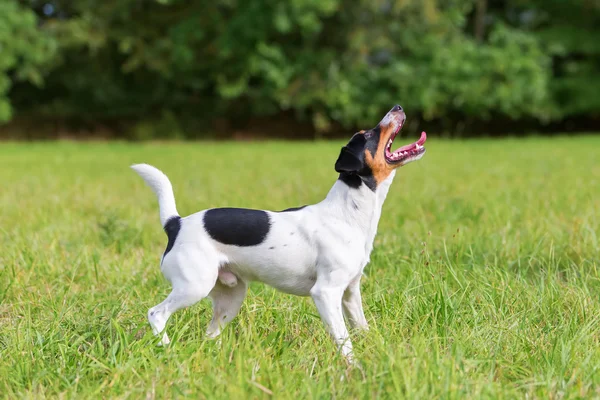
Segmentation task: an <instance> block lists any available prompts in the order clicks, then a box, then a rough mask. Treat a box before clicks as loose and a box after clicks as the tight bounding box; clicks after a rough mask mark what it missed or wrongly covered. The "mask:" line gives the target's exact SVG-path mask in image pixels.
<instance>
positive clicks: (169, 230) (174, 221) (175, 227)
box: [163, 215, 181, 258]
mask: <svg viewBox="0 0 600 400" xmlns="http://www.w3.org/2000/svg"><path fill="white" fill-rule="evenodd" d="M163 229H164V230H165V233H166V234H167V239H168V242H167V248H166V249H165V253H164V254H163V258H165V256H166V255H167V253H168V252H170V251H171V249H172V248H173V245H174V244H175V240H177V235H179V230H180V229H181V217H180V216H179V215H177V216H174V217H171V218H169V219H168V220H167V223H166V224H165V226H164V228H163Z"/></svg>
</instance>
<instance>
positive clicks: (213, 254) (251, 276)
mask: <svg viewBox="0 0 600 400" xmlns="http://www.w3.org/2000/svg"><path fill="white" fill-rule="evenodd" d="M132 168H133V169H134V170H135V171H136V172H137V173H138V174H140V176H141V177H142V178H143V179H144V180H145V181H146V183H147V184H148V185H149V186H150V187H151V188H152V189H153V190H154V192H155V193H156V195H157V197H158V202H159V208H160V220H161V223H162V224H163V226H164V224H165V222H166V221H167V219H168V218H169V217H172V216H175V215H178V214H177V209H176V207H175V198H174V196H173V190H172V187H171V183H170V182H169V180H168V178H167V177H166V176H165V175H164V174H163V173H162V172H160V171H159V170H158V169H156V168H154V167H152V166H150V165H146V164H138V165H134V166H133V167H132ZM394 175H395V171H394V172H392V173H391V174H390V176H389V177H388V178H387V179H386V180H385V181H384V182H382V183H381V184H380V185H379V186H378V188H377V190H376V191H375V192H373V191H371V190H370V189H369V188H367V186H366V185H361V186H360V187H359V188H358V189H352V188H350V187H348V186H347V185H346V184H345V183H343V182H342V181H339V180H338V181H336V182H335V183H334V185H333V187H332V188H331V190H330V191H329V193H328V194H327V197H326V198H325V199H324V200H323V201H321V202H320V203H318V204H314V205H311V206H307V207H305V208H303V209H301V210H299V211H293V212H271V211H267V213H268V214H269V217H270V221H271V228H270V231H269V233H268V235H267V237H266V239H265V240H264V241H263V242H262V243H261V244H259V245H257V246H249V247H238V246H232V245H225V244H223V243H220V242H217V241H215V240H213V239H212V238H211V237H210V235H209V234H208V233H207V232H206V231H205V229H204V225H203V216H204V213H205V211H200V212H198V213H195V214H192V215H190V216H188V217H185V218H182V220H181V229H180V231H179V235H178V236H177V240H176V241H175V244H174V246H173V248H172V250H171V251H170V252H169V253H167V255H166V256H165V257H164V259H163V261H162V265H161V270H162V272H163V274H164V276H165V277H166V278H167V279H168V280H169V281H170V282H171V284H172V289H173V290H172V292H171V294H169V296H168V297H167V299H166V300H165V301H163V302H162V303H160V304H158V305H157V306H155V307H153V308H151V309H150V310H149V312H148V319H149V321H150V325H151V326H152V329H153V331H154V333H155V334H156V335H159V334H161V333H163V338H162V343H163V344H167V343H168V342H169V338H168V337H167V335H166V333H165V332H164V328H165V324H166V322H167V320H168V319H169V317H170V316H171V314H172V313H174V312H175V311H177V310H179V309H181V308H184V307H188V306H190V305H192V304H194V303H196V302H197V301H199V300H201V299H202V298H204V297H207V296H208V297H210V298H211V299H212V301H213V319H212V321H211V322H210V325H209V327H208V330H207V335H208V336H210V337H216V336H218V335H219V333H220V332H221V329H222V328H223V326H224V325H225V324H226V323H227V322H229V321H231V319H233V318H234V317H235V316H236V315H237V313H238V312H239V310H240V307H241V305H242V302H243V300H244V297H245V295H246V288H247V282H249V281H260V282H264V283H266V284H268V285H271V286H273V287H275V288H277V289H279V290H281V291H283V292H286V293H291V294H295V295H299V296H308V295H310V296H311V297H312V298H313V300H314V302H315V304H316V306H317V309H318V311H319V314H320V315H321V318H322V320H323V322H324V323H325V326H326V328H327V330H328V331H329V333H330V334H331V335H332V337H333V339H334V340H335V342H336V343H337V345H338V346H339V348H340V349H341V352H342V353H343V354H344V356H346V357H347V359H348V360H352V343H351V342H350V339H349V334H348V330H347V329H346V324H345V323H344V315H345V316H346V318H347V319H348V321H349V322H350V324H351V325H352V326H353V327H356V328H362V329H368V325H367V321H366V318H365V315H364V312H363V308H362V301H361V294H360V279H361V276H362V273H363V269H364V267H365V266H366V265H367V263H368V262H369V256H370V254H371V250H372V249H373V241H374V239H375V235H376V233H377V224H378V222H379V217H380V216H381V208H382V206H383V202H384V201H385V198H386V196H387V193H388V190H389V187H390V185H391V183H392V180H393V179H394Z"/></svg>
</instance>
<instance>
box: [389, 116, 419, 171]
mask: <svg viewBox="0 0 600 400" xmlns="http://www.w3.org/2000/svg"><path fill="white" fill-rule="evenodd" d="M402 122H403V123H401V124H398V128H396V131H395V132H394V133H393V134H392V136H390V139H389V140H388V143H387V145H386V146H385V161H387V162H388V163H389V164H400V163H402V164H406V163H408V162H410V161H415V160H418V159H420V158H421V157H423V154H425V147H423V145H424V144H425V140H427V134H426V133H425V132H421V138H420V139H419V140H417V141H416V142H414V143H411V144H407V145H406V146H402V147H400V148H399V149H397V150H396V151H393V152H392V143H393V142H394V138H395V137H396V136H397V135H398V133H399V132H400V130H401V129H402V126H403V125H404V121H402Z"/></svg>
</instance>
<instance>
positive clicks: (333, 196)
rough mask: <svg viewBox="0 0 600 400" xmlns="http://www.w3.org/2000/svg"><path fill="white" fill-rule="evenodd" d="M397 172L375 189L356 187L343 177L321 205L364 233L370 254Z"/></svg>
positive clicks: (367, 250) (366, 246)
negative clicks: (384, 204) (382, 210)
mask: <svg viewBox="0 0 600 400" xmlns="http://www.w3.org/2000/svg"><path fill="white" fill-rule="evenodd" d="M395 175H396V171H392V173H391V174H390V175H389V176H388V177H387V178H386V180H384V181H383V182H381V183H380V184H379V185H378V186H377V188H376V189H375V191H373V190H371V189H370V188H369V187H367V185H366V184H361V185H359V186H358V187H354V186H350V185H348V184H347V183H346V182H344V180H342V179H338V180H337V181H336V182H335V183H334V185H333V187H332V188H331V190H330V191H329V193H328V194H327V197H326V198H325V200H323V201H322V202H321V203H320V204H319V206H321V207H324V208H325V209H326V211H327V212H328V214H327V215H332V216H333V215H336V216H339V217H340V218H343V219H344V220H346V221H347V222H348V223H350V224H351V225H354V226H356V227H358V228H359V229H360V230H361V231H362V232H364V234H365V251H366V255H367V257H368V256H369V254H370V253H371V250H372V249H373V241H374V240H375V235H376V234H377V226H378V224H379V218H380V217H381V209H382V207H383V203H384V202H385V199H386V197H387V194H388V192H389V190H390V186H391V184H392V181H393V180H394V177H395Z"/></svg>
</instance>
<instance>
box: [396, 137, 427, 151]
mask: <svg viewBox="0 0 600 400" xmlns="http://www.w3.org/2000/svg"><path fill="white" fill-rule="evenodd" d="M426 140H427V134H426V133H425V132H421V137H420V138H419V140H417V141H416V142H415V143H411V144H407V145H406V146H402V147H400V148H399V149H398V150H395V151H394V153H397V152H402V151H407V150H412V149H414V148H415V147H417V146H416V145H417V144H418V145H419V146H423V144H425V141H426Z"/></svg>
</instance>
